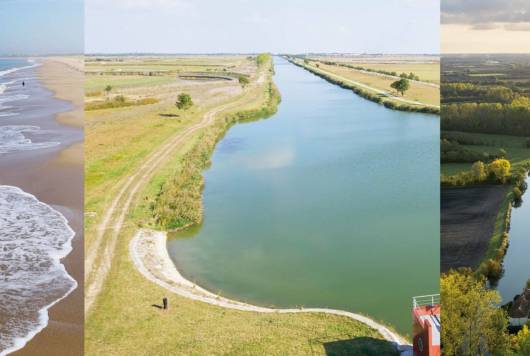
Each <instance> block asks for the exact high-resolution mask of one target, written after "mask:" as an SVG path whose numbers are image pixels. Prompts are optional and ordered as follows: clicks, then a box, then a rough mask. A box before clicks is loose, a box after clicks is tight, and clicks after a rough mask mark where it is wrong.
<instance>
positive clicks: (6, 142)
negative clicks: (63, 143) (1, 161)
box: [0, 125, 59, 155]
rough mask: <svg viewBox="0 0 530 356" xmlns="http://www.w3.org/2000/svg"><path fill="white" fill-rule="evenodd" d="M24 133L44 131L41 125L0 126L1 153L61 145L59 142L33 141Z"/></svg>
mask: <svg viewBox="0 0 530 356" xmlns="http://www.w3.org/2000/svg"><path fill="white" fill-rule="evenodd" d="M24 133H31V134H39V133H43V131H41V129H40V127H38V126H31V125H6V126H0V155H1V154H2V153H10V152H17V151H29V150H38V149H43V148H49V147H53V146H57V145H59V142H32V141H31V140H30V139H29V138H27V137H26V136H25V135H24Z"/></svg>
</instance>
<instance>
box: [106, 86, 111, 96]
mask: <svg viewBox="0 0 530 356" xmlns="http://www.w3.org/2000/svg"><path fill="white" fill-rule="evenodd" d="M111 91H112V86H110V85H107V86H106V87H105V93H107V95H109V94H110V92H111Z"/></svg>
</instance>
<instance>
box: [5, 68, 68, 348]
mask: <svg viewBox="0 0 530 356" xmlns="http://www.w3.org/2000/svg"><path fill="white" fill-rule="evenodd" d="M36 66H38V63H34V62H32V61H29V60H20V59H14V60H13V59H0V355H2V356H3V355H6V354H8V353H10V352H13V351H15V350H18V349H20V348H22V347H23V346H24V345H25V344H26V343H27V342H28V341H29V340H31V338H33V336H35V335H36V334H37V333H38V332H40V331H41V330H42V329H43V328H44V327H46V325H47V324H48V309H49V308H50V307H51V306H52V305H54V304H55V303H57V302H58V301H60V300H61V299H63V298H64V297H66V296H67V295H68V294H69V293H70V292H71V291H72V290H73V289H75V288H76V286H77V282H76V281H75V280H74V279H73V278H72V277H71V276H70V275H69V274H68V273H67V271H66V270H65V268H64V265H63V264H61V262H60V260H61V258H63V257H65V256H66V255H67V254H68V253H69V252H70V251H71V249H72V247H71V241H72V239H73V237H74V231H73V230H72V229H71V228H70V226H69V224H68V221H67V219H66V218H65V217H64V216H63V215H62V214H61V213H60V212H58V211H57V210H55V209H54V208H53V207H51V206H49V205H47V204H45V203H44V202H40V201H39V200H38V199H37V198H36V197H35V196H33V195H30V194H28V193H27V192H24V191H23V190H21V189H20V188H18V187H14V186H7V185H2V184H1V182H2V172H3V171H4V170H16V169H17V163H19V162H20V163H23V162H24V161H25V160H26V159H28V158H34V157H35V155H36V154H37V153H39V152H45V150H47V149H50V148H51V147H55V146H58V145H59V144H60V143H64V142H65V141H66V139H65V138H67V137H68V135H69V134H70V131H67V130H65V131H64V132H61V131H60V130H58V129H57V124H56V123H55V122H54V120H50V118H52V117H53V116H52V115H53V113H56V112H59V111H64V109H65V108H66V107H67V106H65V104H64V103H62V102H60V101H57V100H55V99H53V98H51V92H49V91H47V90H46V89H45V88H43V87H42V85H40V83H39V81H38V79H37V78H36V75H35V72H34V70H33V68H35V67H36ZM22 82H24V83H25V84H26V85H25V86H22ZM36 122H37V123H38V124H39V125H41V124H42V125H43V126H45V127H44V129H41V127H40V126H37V125H35V124H34V123H36ZM34 178H35V179H38V178H39V177H34Z"/></svg>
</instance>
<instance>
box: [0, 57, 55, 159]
mask: <svg viewBox="0 0 530 356" xmlns="http://www.w3.org/2000/svg"><path fill="white" fill-rule="evenodd" d="M38 65H39V64H38V63H35V62H33V61H32V60H22V59H0V156H1V155H2V154H5V153H10V152H17V151H28V150H38V149H43V148H49V147H53V146H56V145H58V144H59V143H58V142H53V141H50V142H46V141H41V142H33V141H34V140H32V139H30V138H29V137H28V134H32V137H35V138H37V137H38V136H39V135H40V134H43V133H45V132H41V130H40V127H39V126H28V125H12V124H10V125H4V124H3V123H2V119H7V118H13V117H14V116H19V115H20V114H21V112H22V109H23V108H24V106H25V105H26V104H27V101H28V99H30V94H29V90H26V88H25V86H22V82H24V83H25V84H26V83H28V84H29V83H32V82H34V81H35V80H36V78H35V77H34V74H33V71H32V68H35V67H37V66H38Z"/></svg>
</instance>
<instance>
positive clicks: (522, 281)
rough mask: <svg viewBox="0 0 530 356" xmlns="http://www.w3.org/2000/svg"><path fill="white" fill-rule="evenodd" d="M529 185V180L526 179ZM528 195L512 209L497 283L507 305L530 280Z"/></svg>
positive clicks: (529, 197)
mask: <svg viewBox="0 0 530 356" xmlns="http://www.w3.org/2000/svg"><path fill="white" fill-rule="evenodd" d="M526 183H527V184H530V178H526ZM529 200H530V195H529V194H528V192H527V193H525V194H524V195H523V203H522V205H521V206H519V207H517V208H516V207H514V208H513V209H512V216H511V221H510V238H509V242H510V245H509V247H508V251H507V252H506V256H504V263H503V267H504V274H503V276H502V278H501V280H500V281H499V284H498V287H497V288H498V290H499V292H500V294H501V297H502V302H503V304H504V303H507V302H509V301H511V300H512V299H513V297H514V296H515V295H517V294H521V292H522V291H523V288H524V286H525V285H526V281H527V280H528V279H529V278H530V270H529V269H528V256H529V251H530V219H529V218H528V217H529V216H530V201H529Z"/></svg>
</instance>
